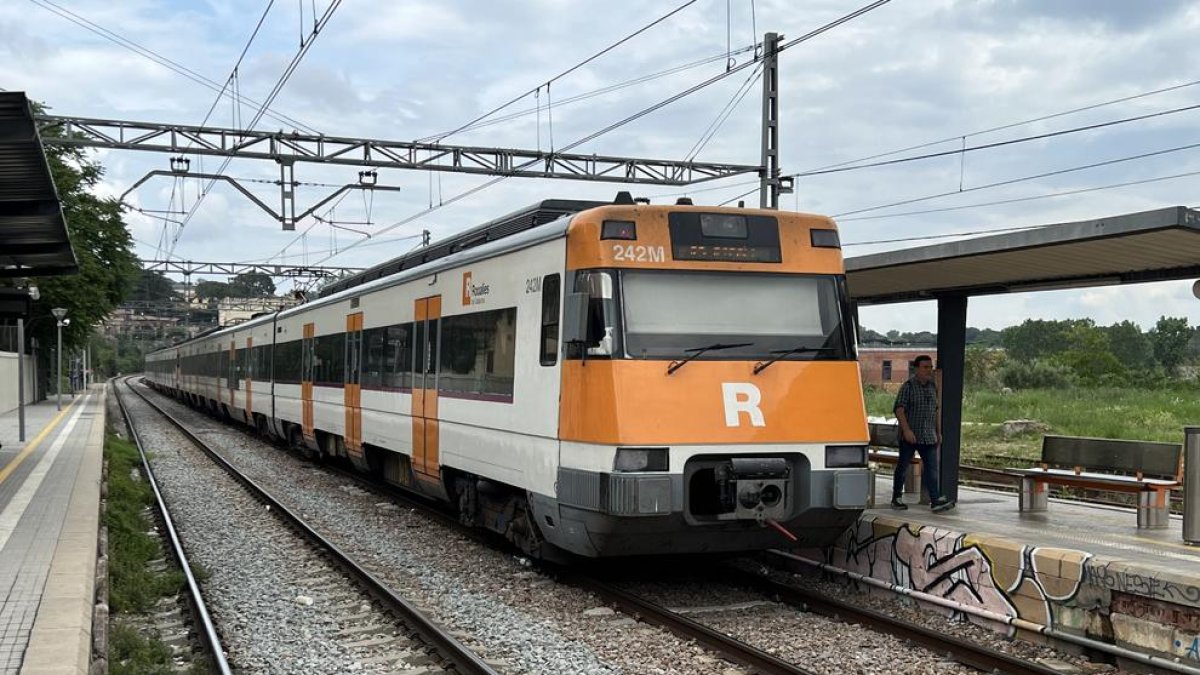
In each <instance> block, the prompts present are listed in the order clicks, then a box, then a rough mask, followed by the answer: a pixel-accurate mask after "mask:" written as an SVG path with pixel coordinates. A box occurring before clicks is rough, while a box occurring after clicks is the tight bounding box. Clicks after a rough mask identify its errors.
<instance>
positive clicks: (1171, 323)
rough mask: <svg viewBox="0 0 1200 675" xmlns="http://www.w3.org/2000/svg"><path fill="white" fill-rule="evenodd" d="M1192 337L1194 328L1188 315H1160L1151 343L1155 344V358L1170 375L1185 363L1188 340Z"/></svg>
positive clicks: (1151, 334) (1151, 335) (1152, 332)
mask: <svg viewBox="0 0 1200 675" xmlns="http://www.w3.org/2000/svg"><path fill="white" fill-rule="evenodd" d="M1191 339H1192V329H1191V327H1190V326H1188V321H1187V317H1183V316H1180V317H1167V316H1163V317H1160V318H1159V320H1158V323H1156V324H1154V328H1153V329H1152V330H1151V331H1150V343H1151V344H1152V345H1154V358H1155V359H1156V360H1158V362H1159V363H1160V364H1162V367H1163V369H1164V370H1166V371H1167V374H1168V375H1172V374H1174V373H1175V369H1176V368H1177V367H1178V366H1179V364H1180V363H1183V357H1184V356H1185V355H1186V354H1187V345H1188V341H1189V340H1191Z"/></svg>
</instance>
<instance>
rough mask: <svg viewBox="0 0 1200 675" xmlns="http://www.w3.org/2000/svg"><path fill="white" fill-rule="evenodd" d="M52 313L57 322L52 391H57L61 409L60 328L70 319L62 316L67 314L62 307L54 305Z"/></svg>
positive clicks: (68, 323) (68, 322)
mask: <svg viewBox="0 0 1200 675" xmlns="http://www.w3.org/2000/svg"><path fill="white" fill-rule="evenodd" d="M50 313H51V314H53V315H54V319H55V320H56V321H57V322H58V352H57V359H58V366H57V368H56V369H55V374H54V391H55V392H57V393H58V409H59V410H62V329H63V326H67V325H70V321H71V320H70V319H67V318H64V317H66V316H67V310H66V309H64V308H62V307H55V308H54V309H52V310H50Z"/></svg>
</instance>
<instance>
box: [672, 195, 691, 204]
mask: <svg viewBox="0 0 1200 675" xmlns="http://www.w3.org/2000/svg"><path fill="white" fill-rule="evenodd" d="M675 203H676V204H677V205H679V206H692V198H691V197H680V198H679V199H676V200H675Z"/></svg>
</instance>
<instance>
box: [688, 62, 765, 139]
mask: <svg viewBox="0 0 1200 675" xmlns="http://www.w3.org/2000/svg"><path fill="white" fill-rule="evenodd" d="M761 76H762V67H761V64H760V65H759V67H757V68H755V69H754V70H753V71H752V72H751V73H750V76H749V77H747V78H746V81H745V82H743V83H742V86H740V87H738V89H737V91H735V92H733V96H732V97H731V98H730V99H729V102H728V103H726V104H725V107H723V108H721V111H720V112H718V113H717V116H716V118H715V119H713V121H712V122H711V123H709V125H708V128H706V129H705V130H704V133H703V134H701V136H700V138H699V140H697V141H696V143H695V145H693V146H692V149H691V150H688V153H687V155H686V156H685V157H684V158H683V161H685V162H690V161H692V160H694V159H696V157H697V156H698V155H699V154H700V152H701V151H702V150H704V148H705V146H707V145H708V143H709V141H711V140H712V139H713V138H714V137H716V135H717V132H718V131H720V130H721V127H722V126H723V125H724V124H725V122H726V120H728V119H729V117H730V115H732V114H733V111H734V110H736V109H737V107H738V105H739V104H741V102H742V100H743V99H745V98H746V94H749V93H750V88H751V86H752V85H753V84H754V83H755V82H757V81H758V78H759V77H761Z"/></svg>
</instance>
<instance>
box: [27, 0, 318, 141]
mask: <svg viewBox="0 0 1200 675" xmlns="http://www.w3.org/2000/svg"><path fill="white" fill-rule="evenodd" d="M29 1H30V2H31V3H33V4H34V5H37V6H38V7H41V8H42V9H44V10H46V11H48V12H51V13H53V14H56V15H58V16H59V17H61V18H63V19H65V20H67V21H70V22H71V23H73V24H75V25H77V26H79V27H81V28H83V29H85V30H87V31H89V32H91V33H94V34H95V35H98V36H100V37H102V38H104V39H105V40H108V41H109V42H112V43H113V44H116V45H117V46H119V47H122V48H123V49H126V50H128V51H131V52H133V53H134V54H137V55H138V56H141V57H142V58H145V59H148V60H150V61H152V62H154V63H156V64H158V65H160V66H162V67H164V68H166V69H168V70H171V71H173V72H175V73H177V74H179V75H182V76H183V77H186V78H187V79H189V80H191V81H193V82H195V83H196V84H199V85H201V86H203V87H206V88H208V89H211V90H212V91H219V90H220V89H221V88H222V86H223V85H222V84H221V83H220V82H217V81H215V80H212V79H209V78H208V77H206V76H204V75H201V74H200V73H197V72H196V71H194V70H192V69H190V68H188V67H187V66H184V65H182V64H180V63H178V62H176V61H173V60H171V59H169V58H167V57H166V56H163V55H162V54H159V53H158V52H156V51H154V50H152V49H150V48H148V47H145V46H143V45H141V44H138V43H137V42H134V41H133V40H130V39H129V38H126V37H124V36H122V35H121V34H119V33H117V32H115V31H112V30H110V29H108V28H105V27H104V26H102V25H100V24H98V23H96V22H94V21H92V20H90V19H88V18H86V17H84V16H82V15H80V14H78V13H76V12H73V11H71V10H69V9H67V8H65V7H62V6H61V5H58V4H56V3H54V2H52V0H29ZM243 100H245V101H246V102H247V103H250V104H252V105H257V104H258V102H257V101H254V100H252V99H249V98H245V97H243ZM267 116H268V117H271V118H272V119H274V120H276V121H278V122H280V123H281V124H286V125H288V126H290V127H292V128H294V129H298V130H301V131H307V132H310V133H314V134H315V133H320V132H319V131H317V130H316V129H314V128H313V127H311V126H309V125H307V124H305V123H304V122H301V121H299V120H297V119H295V118H292V117H289V116H287V115H284V114H282V113H279V112H277V111H274V110H268V112H267Z"/></svg>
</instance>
